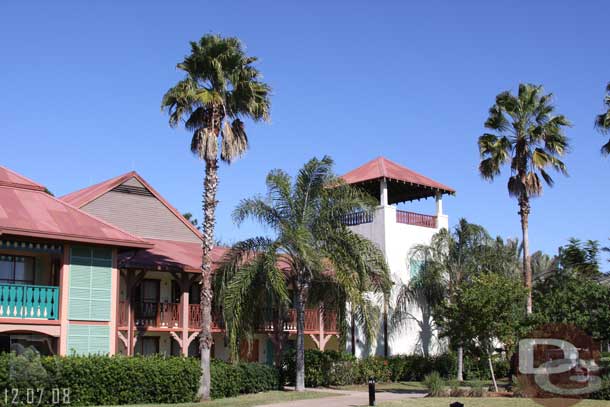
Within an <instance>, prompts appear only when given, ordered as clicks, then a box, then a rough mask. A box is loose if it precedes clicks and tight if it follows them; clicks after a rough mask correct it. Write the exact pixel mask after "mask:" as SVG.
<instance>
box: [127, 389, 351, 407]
mask: <svg viewBox="0 0 610 407" xmlns="http://www.w3.org/2000/svg"><path fill="white" fill-rule="evenodd" d="M336 396H340V394H336V393H330V392H321V391H304V392H294V391H268V392H264V393H257V394H244V395H243V396H237V397H228V398H224V399H216V400H212V401H208V402H204V403H182V404H137V405H129V406H121V407H153V406H154V407H157V406H159V407H163V406H166V407H169V406H172V407H250V406H260V405H262V404H273V403H282V402H285V401H294V400H305V399H317V398H322V397H336Z"/></svg>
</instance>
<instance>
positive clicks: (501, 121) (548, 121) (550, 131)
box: [478, 84, 570, 314]
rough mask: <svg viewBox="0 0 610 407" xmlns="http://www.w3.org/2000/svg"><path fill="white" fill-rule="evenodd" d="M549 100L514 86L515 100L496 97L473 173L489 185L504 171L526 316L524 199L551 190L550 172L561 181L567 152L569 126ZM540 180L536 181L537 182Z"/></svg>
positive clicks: (528, 282)
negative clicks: (519, 245) (517, 226)
mask: <svg viewBox="0 0 610 407" xmlns="http://www.w3.org/2000/svg"><path fill="white" fill-rule="evenodd" d="M551 99H552V94H547V95H544V94H543V89H542V87H541V86H536V85H531V84H520V85H519V92H518V95H517V96H514V95H512V94H511V93H510V92H509V91H506V92H502V93H500V94H499V95H498V96H496V103H495V104H494V105H493V106H492V107H491V109H489V118H488V119H487V121H486V122H485V127H486V128H488V129H490V130H492V131H493V132H494V133H485V134H483V135H482V136H481V137H479V141H478V145H479V152H480V154H481V162H480V164H479V171H480V173H481V175H482V176H483V178H485V179H489V180H493V179H494V178H495V177H496V176H498V175H499V174H500V172H501V169H502V167H503V166H504V164H509V165H510V173H511V175H510V177H509V179H508V193H509V195H510V196H513V197H515V198H517V201H518V203H519V215H520V217H521V230H522V234H523V279H524V284H525V286H526V288H527V289H528V290H529V295H528V301H527V313H528V314H530V313H531V312H532V295H531V290H532V268H531V262H530V254H529V237H528V227H529V223H528V222H529V214H530V199H531V198H533V197H536V196H539V195H541V194H542V181H543V180H544V182H545V183H546V184H547V185H548V186H553V183H554V181H553V178H551V176H550V175H549V173H548V172H547V170H548V168H549V167H550V168H553V169H555V170H556V171H559V172H560V173H562V174H564V175H567V170H566V166H565V164H564V163H563V161H561V160H560V159H559V157H560V156H562V155H564V154H565V153H566V151H567V149H568V140H567V138H566V136H565V135H564V134H563V128H564V127H566V126H569V125H570V123H569V122H568V120H567V119H566V118H565V117H564V116H563V115H554V114H553V111H554V110H555V108H554V106H553V105H552V104H551ZM541 178H542V179H541Z"/></svg>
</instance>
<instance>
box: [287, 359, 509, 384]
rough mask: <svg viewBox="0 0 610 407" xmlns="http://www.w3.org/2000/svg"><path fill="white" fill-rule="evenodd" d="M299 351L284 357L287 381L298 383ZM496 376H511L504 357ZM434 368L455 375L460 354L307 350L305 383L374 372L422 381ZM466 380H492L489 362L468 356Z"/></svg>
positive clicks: (347, 380)
mask: <svg viewBox="0 0 610 407" xmlns="http://www.w3.org/2000/svg"><path fill="white" fill-rule="evenodd" d="M295 369H296V365H295V351H294V350H290V351H288V352H287V353H286V355H285V357H284V366H283V370H282V371H283V376H284V378H285V382H286V383H288V384H294V379H295ZM494 369H495V373H496V377H507V376H508V373H509V363H508V361H506V360H504V359H498V360H495V361H494ZM432 372H438V373H439V374H440V375H441V377H443V378H454V377H455V375H456V372H457V358H456V356H455V354H453V353H447V354H442V355H438V356H430V357H425V356H421V355H406V356H405V355H403V356H393V357H390V358H388V359H385V358H382V357H376V356H375V357H368V358H363V359H356V358H354V357H353V356H352V355H350V354H346V353H340V352H335V351H326V352H320V351H318V350H306V351H305V386H308V387H317V386H342V385H347V384H362V383H366V382H367V380H368V378H369V377H371V376H373V377H375V378H376V380H377V382H379V383H381V382H390V381H422V380H423V379H424V377H425V376H427V375H429V374H431V373H432ZM464 379H465V380H489V379H490V373H489V368H488V362H487V360H486V359H484V358H472V357H465V358H464Z"/></svg>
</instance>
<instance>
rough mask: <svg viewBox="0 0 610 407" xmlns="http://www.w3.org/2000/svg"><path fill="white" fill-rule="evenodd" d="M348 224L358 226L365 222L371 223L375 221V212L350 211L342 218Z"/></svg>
mask: <svg viewBox="0 0 610 407" xmlns="http://www.w3.org/2000/svg"><path fill="white" fill-rule="evenodd" d="M341 221H342V222H343V224H344V225H346V226H356V225H361V224H363V223H371V222H372V221H373V212H368V211H361V212H354V213H348V214H347V215H345V216H343V219H342V220H341Z"/></svg>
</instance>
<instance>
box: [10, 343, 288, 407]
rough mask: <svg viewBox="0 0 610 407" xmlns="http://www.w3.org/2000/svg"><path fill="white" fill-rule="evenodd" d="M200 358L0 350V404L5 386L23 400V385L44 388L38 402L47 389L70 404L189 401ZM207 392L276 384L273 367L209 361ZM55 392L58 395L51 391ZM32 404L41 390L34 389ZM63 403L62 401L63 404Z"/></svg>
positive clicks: (47, 396) (45, 401)
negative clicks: (46, 354)
mask: <svg viewBox="0 0 610 407" xmlns="http://www.w3.org/2000/svg"><path fill="white" fill-rule="evenodd" d="M200 372H201V370H200V368H199V361H198V360H197V359H194V358H182V357H162V356H147V357H139V356H136V357H124V356H112V357H108V356H68V357H59V356H49V357H39V356H38V355H35V354H33V353H28V352H26V353H25V354H23V355H21V356H15V355H14V354H1V355H0V390H1V391H2V395H1V396H2V397H0V405H4V404H5V402H6V400H5V397H4V389H8V391H9V393H8V394H9V399H8V404H11V395H12V393H11V391H12V389H18V390H19V392H18V396H19V399H20V400H21V401H22V402H25V401H27V396H28V394H27V389H44V391H43V393H42V399H41V401H42V403H41V405H50V404H52V401H53V396H54V394H53V392H52V389H60V398H62V397H63V393H61V392H62V391H63V390H61V389H69V401H70V404H71V405H75V406H84V405H119V404H145V403H154V404H160V403H183V402H191V401H194V400H195V398H196V394H197V389H198V386H199V378H200ZM211 373H212V388H211V393H212V397H214V398H219V397H228V396H235V395H237V394H241V393H254V392H259V391H266V390H271V389H277V388H278V386H279V377H278V374H277V370H276V369H274V368H272V367H269V366H265V365H260V364H254V363H251V364H237V365H229V364H226V363H224V362H219V361H213V363H212V372H211ZM55 396H57V394H55ZM34 397H35V399H36V403H34V404H37V402H38V400H39V397H40V393H38V392H36V393H35V394H34ZM62 404H63V403H62Z"/></svg>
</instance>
